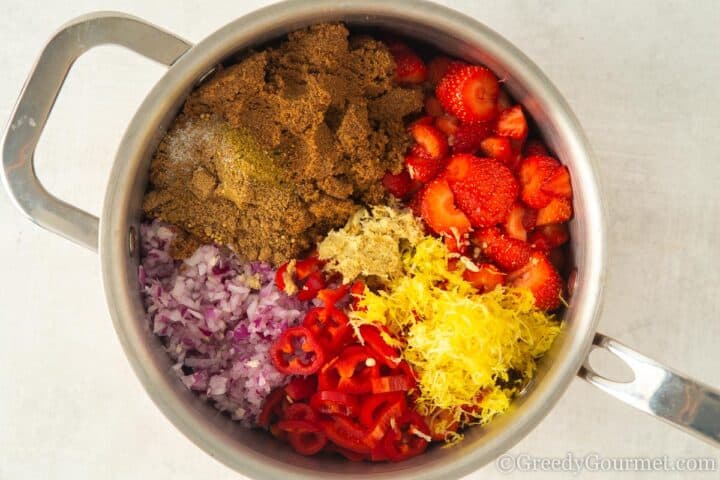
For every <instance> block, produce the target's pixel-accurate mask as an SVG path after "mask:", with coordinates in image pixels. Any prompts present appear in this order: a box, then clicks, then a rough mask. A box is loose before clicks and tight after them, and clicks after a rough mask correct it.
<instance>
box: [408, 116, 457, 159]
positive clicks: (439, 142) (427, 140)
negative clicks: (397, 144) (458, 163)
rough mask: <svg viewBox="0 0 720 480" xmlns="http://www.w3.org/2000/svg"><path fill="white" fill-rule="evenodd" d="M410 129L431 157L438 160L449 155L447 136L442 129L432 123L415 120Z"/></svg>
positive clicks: (411, 133)
mask: <svg viewBox="0 0 720 480" xmlns="http://www.w3.org/2000/svg"><path fill="white" fill-rule="evenodd" d="M431 121H432V120H431ZM409 130H410V135H412V137H413V138H414V139H415V141H416V142H417V143H418V145H419V146H420V147H421V148H422V149H423V150H424V151H425V152H426V153H427V156H428V157H429V158H432V159H434V160H437V159H440V158H443V157H445V155H447V151H448V142H447V138H446V137H445V135H443V133H442V132H441V131H440V130H438V129H437V128H435V127H434V126H432V125H431V124H429V123H428V124H426V123H418V122H415V123H413V124H412V125H410V127H409ZM421 156H422V154H421Z"/></svg>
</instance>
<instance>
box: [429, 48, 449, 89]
mask: <svg viewBox="0 0 720 480" xmlns="http://www.w3.org/2000/svg"><path fill="white" fill-rule="evenodd" d="M452 62H453V60H452V59H451V58H449V57H445V56H443V55H439V56H437V57H435V58H433V59H432V60H430V61H429V62H428V65H427V81H428V82H430V84H432V85H433V86H435V85H437V84H438V82H439V81H440V80H441V79H442V77H444V76H445V74H446V73H447V70H448V67H449V66H450V64H451V63H452Z"/></svg>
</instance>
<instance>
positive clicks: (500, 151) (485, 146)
mask: <svg viewBox="0 0 720 480" xmlns="http://www.w3.org/2000/svg"><path fill="white" fill-rule="evenodd" d="M480 150H482V152H483V153H484V154H485V155H487V156H488V157H491V158H494V159H496V160H500V161H501V162H503V163H507V162H510V161H511V160H513V158H515V154H514V153H513V149H512V145H511V144H510V139H509V138H506V137H487V138H486V139H484V140H483V141H482V142H481V143H480Z"/></svg>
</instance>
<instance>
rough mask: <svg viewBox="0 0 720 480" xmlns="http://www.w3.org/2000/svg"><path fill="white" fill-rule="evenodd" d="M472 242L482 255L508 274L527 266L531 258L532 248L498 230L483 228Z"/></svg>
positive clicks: (495, 228)
mask: <svg viewBox="0 0 720 480" xmlns="http://www.w3.org/2000/svg"><path fill="white" fill-rule="evenodd" d="M472 242H473V244H474V245H475V246H477V247H478V248H480V251H481V252H482V254H483V255H484V256H485V257H487V258H488V259H489V260H491V261H492V262H493V263H495V265H497V266H498V267H500V268H501V269H502V270H504V271H506V272H512V271H513V270H517V269H518V268H520V267H522V266H523V265H525V264H526V263H527V261H528V259H529V258H530V253H531V250H530V246H529V245H528V244H527V243H525V242H523V241H522V240H517V239H515V238H511V237H509V236H507V235H505V234H503V232H502V231H501V230H500V229H499V228H497V227H489V228H483V229H481V230H478V231H476V232H474V233H473V235H472Z"/></svg>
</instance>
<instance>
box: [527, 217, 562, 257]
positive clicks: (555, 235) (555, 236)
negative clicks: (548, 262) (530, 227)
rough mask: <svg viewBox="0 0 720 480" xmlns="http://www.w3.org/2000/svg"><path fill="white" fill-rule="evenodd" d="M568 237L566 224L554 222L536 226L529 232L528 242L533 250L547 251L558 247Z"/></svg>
mask: <svg viewBox="0 0 720 480" xmlns="http://www.w3.org/2000/svg"><path fill="white" fill-rule="evenodd" d="M569 239H570V232H568V227H567V224H565V223H554V224H550V225H543V226H542V227H538V228H537V229H536V230H535V231H534V232H532V233H531V234H530V237H529V238H528V243H529V244H530V247H532V248H533V249H534V250H540V251H543V252H546V253H547V252H549V251H550V250H552V249H553V248H555V247H559V246H560V245H562V244H564V243H565V242H567V241H568V240H569Z"/></svg>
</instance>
